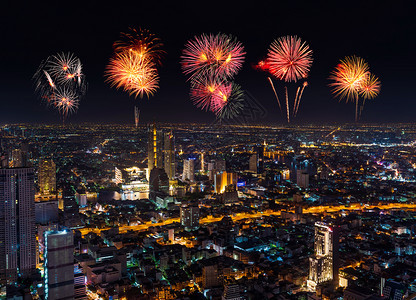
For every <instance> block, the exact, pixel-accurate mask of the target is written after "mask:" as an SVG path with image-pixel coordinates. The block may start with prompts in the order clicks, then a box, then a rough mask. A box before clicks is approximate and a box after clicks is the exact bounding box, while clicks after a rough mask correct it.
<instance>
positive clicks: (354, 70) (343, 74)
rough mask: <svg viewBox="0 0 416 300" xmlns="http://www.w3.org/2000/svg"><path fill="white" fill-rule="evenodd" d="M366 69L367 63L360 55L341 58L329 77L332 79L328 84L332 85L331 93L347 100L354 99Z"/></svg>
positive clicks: (364, 77)
mask: <svg viewBox="0 0 416 300" xmlns="http://www.w3.org/2000/svg"><path fill="white" fill-rule="evenodd" d="M368 70H369V67H368V64H367V63H366V62H365V61H364V59H362V58H360V57H357V56H351V57H346V58H345V59H344V60H341V62H340V63H339V64H338V65H337V66H336V67H335V70H334V71H333V72H332V73H331V76H330V77H329V79H330V80H333V83H331V84H330V85H329V86H331V87H333V89H332V92H333V94H334V95H335V96H336V97H339V98H340V99H344V98H345V99H346V101H347V102H348V101H350V100H351V101H356V100H357V99H358V96H359V92H360V90H361V85H362V83H363V82H364V81H365V79H366V77H367V75H368Z"/></svg>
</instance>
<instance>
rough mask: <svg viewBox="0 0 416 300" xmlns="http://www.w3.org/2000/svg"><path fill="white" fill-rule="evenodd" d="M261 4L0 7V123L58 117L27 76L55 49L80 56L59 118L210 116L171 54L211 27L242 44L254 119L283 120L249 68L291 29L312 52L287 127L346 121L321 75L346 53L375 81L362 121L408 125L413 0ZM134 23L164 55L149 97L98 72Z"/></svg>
mask: <svg viewBox="0 0 416 300" xmlns="http://www.w3.org/2000/svg"><path fill="white" fill-rule="evenodd" d="M9 2H11V1H9ZM268 2H269V3H267V2H261V1H247V2H246V3H243V2H242V1H239V2H237V1H235V2H229V1H219V2H213V1H192V2H188V3H185V2H183V1H169V2H166V3H165V2H158V1H147V2H144V1H132V2H131V3H128V2H125V1H113V2H109V4H104V2H99V1H94V2H93V1H88V0H86V1H83V2H74V1H55V2H53V3H52V4H46V2H42V1H30V2H29V1H28V3H27V4H26V3H24V2H18V1H15V3H14V4H10V3H9V4H2V7H1V13H0V23H1V24H0V25H1V26H0V28H1V29H0V30H1V47H0V52H1V56H0V57H1V58H0V59H1V67H0V80H1V81H0V82H1V88H0V100H1V105H0V124H4V123H7V122H9V123H11V122H13V123H16V122H34V123H60V118H59V115H58V114H57V113H56V112H55V111H53V110H51V109H49V108H47V107H46V106H45V105H44V104H41V102H40V101H39V100H38V99H37V97H36V95H35V93H34V86H33V82H32V80H31V78H32V76H33V73H34V72H35V71H36V69H37V68H38V66H39V64H40V62H41V61H42V60H43V59H45V58H46V57H47V56H49V55H51V54H55V53H57V52H62V51H65V52H68V51H70V52H73V53H75V54H76V55H77V56H78V57H79V58H80V59H81V62H82V63H83V67H84V73H85V75H86V79H87V81H88V93H87V96H86V98H85V99H83V100H82V102H81V103H80V107H79V110H78V112H77V114H75V115H71V116H70V117H69V122H70V123H81V122H99V123H130V124H132V123H133V122H134V118H133V107H134V105H135V104H137V103H138V104H139V107H140V109H141V118H142V122H149V121H154V120H155V121H160V122H205V123H210V122H213V120H214V119H215V116H214V115H213V114H212V113H210V112H204V111H200V110H199V109H198V108H196V107H194V106H193V105H192V103H191V101H190V100H189V83H187V82H186V78H185V76H183V75H182V73H181V68H180V64H179V59H180V55H181V51H182V49H183V46H184V44H185V43H186V41H187V40H189V39H191V38H192V37H193V36H195V35H199V34H201V33H218V32H222V33H229V34H233V35H234V36H236V37H237V38H238V40H239V41H241V42H242V43H243V45H244V47H245V50H246V52H247V54H246V60H245V63H244V66H243V69H242V70H241V71H240V72H239V73H238V75H237V76H236V77H235V81H236V82H237V83H238V84H240V85H241V86H242V88H243V89H244V90H246V91H248V92H249V93H250V95H252V96H253V97H254V98H255V99H256V101H257V102H259V103H260V104H261V106H262V107H264V109H265V111H266V112H267V115H266V116H265V117H264V118H263V119H259V120H256V122H257V123H265V124H266V123H267V124H270V123H275V124H278V123H283V122H284V119H283V118H282V117H281V115H280V112H279V110H278V106H277V103H276V100H275V98H274V95H273V92H272V90H271V88H270V86H269V84H268V82H267V80H266V76H265V74H264V73H261V72H258V71H256V70H254V69H253V68H252V64H253V63H256V62H257V61H259V60H260V59H262V58H264V56H265V55H266V53H267V49H268V47H269V45H270V43H271V42H272V41H273V40H274V39H276V38H278V37H280V36H283V35H298V36H299V37H301V38H302V39H303V40H306V41H307V42H308V43H309V45H310V47H311V48H312V49H313V51H314V54H313V56H314V63H313V65H312V68H311V72H310V77H309V80H308V81H309V84H310V85H309V86H308V87H307V88H306V90H305V92H304V95H303V98H302V103H301V107H300V110H299V114H298V118H297V121H296V122H297V123H309V122H313V123H335V122H338V123H344V122H352V121H353V119H354V105H353V104H352V103H349V104H345V103H344V102H341V103H339V102H338V100H337V99H334V98H333V97H332V95H331V93H330V89H329V87H328V83H329V81H328V79H327V78H328V76H329V73H330V71H331V70H332V69H333V67H334V66H335V65H336V64H337V63H338V60H339V59H340V58H343V57H345V56H347V55H353V54H355V55H358V56H361V57H363V58H364V59H366V60H367V62H368V63H369V65H370V70H371V71H372V72H373V73H375V74H376V75H377V76H378V77H379V78H380V79H381V82H382V89H381V94H380V95H379V97H378V98H376V99H375V100H372V101H368V102H367V104H366V107H365V110H364V113H363V117H362V122H414V121H416V118H415V110H416V101H415V100H416V98H415V96H414V83H415V82H416V80H415V79H416V75H415V74H416V72H415V69H416V62H415V61H416V60H415V54H416V53H415V51H416V42H415V40H416V20H415V15H414V12H415V5H414V1H400V0H397V1H364V0H363V1H356V2H354V1H325V2H323V1H322V2H320V1H293V0H292V1H268ZM272 3H273V4H272ZM139 26H140V27H142V28H146V29H149V30H150V31H152V32H153V33H155V34H156V35H158V36H159V37H160V38H161V39H162V41H163V43H164V45H165V50H166V51H167V56H166V57H165V60H164V65H163V67H162V69H161V71H160V89H159V90H158V91H157V93H156V94H155V95H154V96H153V97H151V98H150V100H148V99H147V98H144V99H139V98H138V99H135V98H134V97H131V96H129V95H128V94H127V93H125V92H123V91H117V90H116V89H114V88H110V86H109V85H108V84H106V83H105V82H104V76H103V73H104V70H105V66H106V64H107V63H108V60H109V58H110V56H111V55H112V52H113V49H112V44H113V42H114V41H115V40H116V39H118V38H119V35H120V32H122V31H126V30H127V29H128V27H139ZM279 91H280V95H281V98H283V97H282V96H283V94H282V91H281V90H279ZM290 92H292V93H294V92H295V88H293V87H292V89H291V90H290ZM292 95H293V94H292Z"/></svg>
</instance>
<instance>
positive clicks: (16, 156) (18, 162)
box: [10, 149, 26, 168]
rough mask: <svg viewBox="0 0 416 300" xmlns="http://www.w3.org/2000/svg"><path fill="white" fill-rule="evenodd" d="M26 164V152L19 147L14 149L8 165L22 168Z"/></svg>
mask: <svg viewBox="0 0 416 300" xmlns="http://www.w3.org/2000/svg"><path fill="white" fill-rule="evenodd" d="M25 166H26V153H24V152H23V151H22V150H21V149H14V150H13V151H12V160H11V162H10V167H12V168H23V167H25Z"/></svg>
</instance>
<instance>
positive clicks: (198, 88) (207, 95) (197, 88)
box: [190, 78, 223, 111]
mask: <svg viewBox="0 0 416 300" xmlns="http://www.w3.org/2000/svg"><path fill="white" fill-rule="evenodd" d="M222 84H223V83H222V82H221V81H218V80H216V79H212V78H210V79H208V78H204V79H202V78H200V79H199V80H196V81H195V82H194V85H193V87H192V88H191V95H190V96H191V100H192V102H193V103H194V105H196V106H197V107H200V108H201V109H203V110H207V111H208V110H211V111H213V110H214V108H213V107H214V106H216V104H214V103H213V99H215V98H216V97H217V95H216V93H217V92H218V90H219V88H220V86H221V85H222Z"/></svg>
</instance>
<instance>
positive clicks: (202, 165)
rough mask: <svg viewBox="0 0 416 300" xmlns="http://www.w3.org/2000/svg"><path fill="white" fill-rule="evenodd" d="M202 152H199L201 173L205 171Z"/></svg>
mask: <svg viewBox="0 0 416 300" xmlns="http://www.w3.org/2000/svg"><path fill="white" fill-rule="evenodd" d="M204 157H205V155H204V152H201V173H203V172H204V171H205V160H204Z"/></svg>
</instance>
